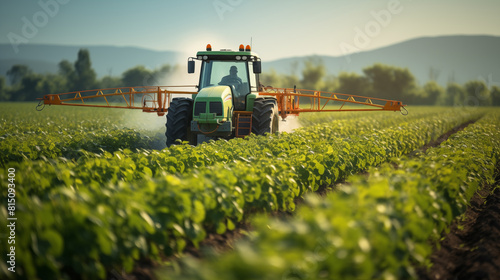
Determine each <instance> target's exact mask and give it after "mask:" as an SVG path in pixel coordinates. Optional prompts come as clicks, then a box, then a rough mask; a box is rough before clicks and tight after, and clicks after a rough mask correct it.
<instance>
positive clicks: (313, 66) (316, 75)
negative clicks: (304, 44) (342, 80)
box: [300, 56, 326, 90]
mask: <svg viewBox="0 0 500 280" xmlns="http://www.w3.org/2000/svg"><path fill="white" fill-rule="evenodd" d="M304 64H305V65H304V69H302V80H301V81H300V87H301V88H304V89H310V90H320V89H322V88H323V87H324V82H323V78H324V77H325V74H326V68H325V65H324V64H323V61H322V60H321V58H319V57H316V56H312V57H309V58H308V59H307V60H306V61H304Z"/></svg>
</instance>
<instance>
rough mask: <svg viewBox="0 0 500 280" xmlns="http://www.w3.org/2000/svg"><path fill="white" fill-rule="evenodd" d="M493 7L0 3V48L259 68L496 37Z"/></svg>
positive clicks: (254, 1) (115, 0)
mask: <svg viewBox="0 0 500 280" xmlns="http://www.w3.org/2000/svg"><path fill="white" fill-rule="evenodd" d="M499 14H500V1H499V0H478V1H470V0H439V1H437V0H432V1H431V0H369V1H368V0H358V1H354V0H350V1H349V0H309V1H305V0H300V1H298V0H289V1H277V0H192V1H180V0H178V1H168V0H163V1H161V0H143V1H132V0H85V1H83V0H0V43H10V44H12V45H13V46H14V47H15V46H17V45H19V44H24V43H27V44H30V43H31V44H58V45H73V46H89V45H112V46H134V47H142V48H147V49H153V50H162V51H166V50H170V51H178V52H184V53H186V54H189V55H194V54H195V53H196V51H198V50H202V49H204V48H205V45H206V44H207V43H210V44H212V47H213V48H214V49H220V48H231V49H237V48H238V46H239V44H245V45H246V44H250V43H252V47H253V50H254V51H255V52H257V53H259V55H260V56H261V57H262V59H263V60H275V59H279V58H286V57H293V56H307V55H314V54H317V55H331V56H339V55H345V54H349V53H353V52H359V51H365V50H372V49H376V48H380V47H384V46H388V45H391V44H395V43H399V42H403V41H406V40H409V39H413V38H418V37H424V36H441V35H458V34H465V35H493V36H500V28H499V27H500V16H499Z"/></svg>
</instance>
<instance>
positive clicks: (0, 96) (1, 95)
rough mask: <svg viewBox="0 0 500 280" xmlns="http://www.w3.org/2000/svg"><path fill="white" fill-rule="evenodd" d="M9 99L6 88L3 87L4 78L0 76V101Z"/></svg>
mask: <svg viewBox="0 0 500 280" xmlns="http://www.w3.org/2000/svg"><path fill="white" fill-rule="evenodd" d="M9 99H10V95H9V94H8V91H7V86H6V85H5V77H4V76H0V101H8V100H9Z"/></svg>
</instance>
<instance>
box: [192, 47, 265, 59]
mask: <svg viewBox="0 0 500 280" xmlns="http://www.w3.org/2000/svg"><path fill="white" fill-rule="evenodd" d="M196 58H197V59H199V60H241V61H245V60H249V61H255V60H257V59H258V58H259V55H258V54H256V53H254V52H251V51H250V52H247V51H242V52H240V51H231V50H221V51H199V52H197V53H196Z"/></svg>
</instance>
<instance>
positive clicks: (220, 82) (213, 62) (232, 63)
mask: <svg viewBox="0 0 500 280" xmlns="http://www.w3.org/2000/svg"><path fill="white" fill-rule="evenodd" d="M194 59H197V60H201V62H202V64H201V73H200V80H199V84H198V90H199V92H201V91H203V89H205V88H209V87H217V86H226V87H229V90H230V91H231V99H232V103H233V106H234V111H248V109H250V108H248V107H247V103H248V102H247V101H248V100H247V98H248V97H249V95H250V94H251V93H252V92H253V93H254V95H255V94H256V93H257V92H258V90H259V88H258V86H259V73H260V72H261V62H260V58H259V57H258V55H257V54H256V53H253V52H251V49H250V46H246V48H244V47H243V45H240V48H239V51H231V50H227V49H222V50H220V51H212V47H211V46H210V44H209V45H207V49H206V51H200V52H198V53H197V54H196V58H190V59H189V61H188V72H189V73H194ZM250 97H253V98H255V97H256V95H255V96H250Z"/></svg>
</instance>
